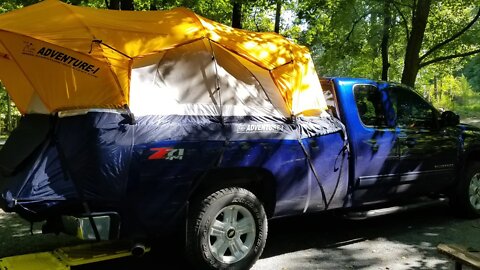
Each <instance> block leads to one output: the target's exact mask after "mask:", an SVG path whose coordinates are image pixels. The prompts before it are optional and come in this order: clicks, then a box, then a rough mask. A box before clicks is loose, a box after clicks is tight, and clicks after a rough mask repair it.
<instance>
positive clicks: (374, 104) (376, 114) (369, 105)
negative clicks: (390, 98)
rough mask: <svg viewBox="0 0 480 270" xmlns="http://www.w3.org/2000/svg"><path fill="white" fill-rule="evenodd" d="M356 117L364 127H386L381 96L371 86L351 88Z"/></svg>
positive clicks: (376, 89) (375, 88)
mask: <svg viewBox="0 0 480 270" xmlns="http://www.w3.org/2000/svg"><path fill="white" fill-rule="evenodd" d="M353 93H354V96H355V103H356V105H357V109H358V115H359V116H360V119H361V120H362V123H363V124H364V125H365V126H374V127H388V125H387V122H386V117H385V110H384V108H383V103H382V94H381V93H380V91H379V90H378V88H377V87H375V86H373V85H356V86H355V87H354V88H353Z"/></svg>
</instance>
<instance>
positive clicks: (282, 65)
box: [0, 0, 326, 116]
mask: <svg viewBox="0 0 480 270" xmlns="http://www.w3.org/2000/svg"><path fill="white" fill-rule="evenodd" d="M200 43H202V44H203V45H202V46H203V48H204V49H205V50H207V51H209V52H210V53H211V54H212V55H213V56H215V57H216V58H217V59H219V58H220V57H226V58H225V59H232V61H235V63H239V64H241V65H243V66H244V67H245V68H244V69H243V71H242V72H244V73H245V72H247V73H249V75H251V77H252V78H255V79H256V81H257V82H258V83H259V84H260V86H261V88H263V89H264V90H265V91H266V92H267V93H269V94H268V95H269V98H271V99H274V100H275V99H276V98H275V97H271V95H272V96H274V95H275V93H276V94H278V96H279V97H280V98H278V99H277V101H273V103H275V106H276V107H281V108H279V110H280V111H281V112H282V114H284V115H287V116H288V115H290V114H300V113H309V112H310V113H311V112H314V113H318V112H321V111H323V109H324V108H325V106H326V105H325V100H324V98H323V94H322V91H321V86H320V83H319V80H318V78H317V74H316V72H315V69H314V67H313V63H312V60H311V56H310V54H309V51H308V49H307V48H305V47H303V46H299V45H297V44H295V43H293V42H291V41H289V40H288V39H286V38H284V37H282V36H280V35H278V34H275V33H256V32H249V31H245V30H237V29H233V28H231V27H228V26H225V25H223V24H220V23H217V22H214V21H211V20H208V19H205V18H203V17H201V16H198V15H196V14H195V13H193V12H192V11H190V10H188V9H185V8H175V9H172V10H168V11H114V10H101V9H94V8H88V7H78V6H72V5H69V4H66V3H63V2H61V1H57V0H45V1H43V2H40V3H38V4H35V5H31V6H28V7H25V8H22V9H19V10H15V11H11V12H8V13H5V14H2V15H0V80H1V81H2V82H3V83H4V84H5V86H6V87H7V90H8V91H9V93H10V95H11V96H12V98H13V100H14V102H15V103H16V105H17V107H18V108H19V110H20V111H21V112H22V113H24V114H26V113H44V114H50V113H55V112H58V111H62V110H71V109H85V108H87V109H88V108H121V107H124V106H125V105H130V97H131V94H132V93H130V91H133V90H131V89H132V85H131V83H132V73H134V76H136V75H135V74H136V73H135V72H132V70H134V69H135V68H140V69H141V68H143V67H148V66H152V61H153V62H155V63H157V64H156V65H157V68H159V67H158V66H159V65H160V63H164V64H168V62H166V61H167V60H166V59H170V58H174V57H177V56H178V57H181V56H182V53H181V52H183V51H185V50H188V48H190V49H191V50H195V48H196V45H195V44H200ZM197 47H198V46H197ZM180 48H182V49H180ZM178 49H180V50H179V51H178V53H176V54H172V55H170V56H169V54H168V52H169V51H171V50H178ZM202 50H203V49H202ZM169 57H170V58H169ZM189 58H190V57H189ZM152 59H153V60H152ZM162 59H163V60H162ZM162 61H163V62H162ZM197 62H198V61H197ZM200 62H201V61H200ZM227 62H229V61H227V60H224V63H225V65H226V66H225V69H226V71H227V72H228V73H230V74H233V75H232V76H233V77H235V78H237V79H238V78H239V77H241V76H240V75H235V74H234V73H235V72H234V71H230V70H233V69H234V68H235V67H234V66H233V65H231V64H230V65H229V64H228V63H227ZM232 72H233V73H232ZM157 73H158V72H157ZM217 76H220V75H218V74H217ZM137 77H138V76H137ZM155 80H158V79H155ZM139 85H141V84H139ZM189 91H194V90H191V89H190V90H189Z"/></svg>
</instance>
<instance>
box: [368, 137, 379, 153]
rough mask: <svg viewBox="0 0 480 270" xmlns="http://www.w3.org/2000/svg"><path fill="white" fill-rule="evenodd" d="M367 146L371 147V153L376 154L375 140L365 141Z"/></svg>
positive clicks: (376, 145)
mask: <svg viewBox="0 0 480 270" xmlns="http://www.w3.org/2000/svg"><path fill="white" fill-rule="evenodd" d="M367 144H368V145H370V146H371V147H372V151H373V152H377V151H378V144H377V140H375V139H370V140H368V141H367Z"/></svg>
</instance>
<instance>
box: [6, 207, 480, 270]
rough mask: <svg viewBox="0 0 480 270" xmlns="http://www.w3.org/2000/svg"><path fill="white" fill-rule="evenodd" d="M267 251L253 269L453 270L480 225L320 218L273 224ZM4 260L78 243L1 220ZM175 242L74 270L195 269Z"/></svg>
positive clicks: (475, 242) (445, 212)
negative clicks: (456, 249) (455, 251)
mask: <svg viewBox="0 0 480 270" xmlns="http://www.w3.org/2000/svg"><path fill="white" fill-rule="evenodd" d="M269 225H270V227H269V236H268V241H267V246H266V248H265V251H264V253H263V255H262V257H261V259H260V260H259V261H258V262H257V263H256V264H255V265H254V267H253V269H254V270H255V269H258V270H260V269H262V270H268V269H302V270H304V269H451V265H452V264H451V262H449V261H448V260H447V259H446V258H444V257H443V256H442V255H440V254H439V253H438V252H437V251H436V246H437V245H438V244H439V243H459V244H463V245H467V246H471V247H475V248H477V249H478V248H480V241H479V239H480V220H463V219H459V218H456V217H455V216H453V215H452V213H451V212H449V208H448V207H446V206H436V207H431V208H425V209H418V210H414V211H410V212H406V213H401V214H393V215H389V216H383V217H377V218H374V219H368V220H356V221H353V220H345V219H341V218H339V217H336V216H334V215H332V214H328V213H327V214H319V215H311V216H304V217H296V218H284V219H276V220H271V221H270V224H269ZM0 243H1V244H0V257H5V256H10V255H14V254H23V253H28V252H34V251H45V250H51V249H53V248H55V247H59V246H65V245H71V244H76V243H79V242H78V240H76V239H75V238H71V237H68V236H63V235H59V236H55V235H41V234H40V231H39V229H38V228H37V225H36V226H35V227H34V234H33V235H30V228H29V224H27V223H25V222H22V221H21V220H19V219H18V218H17V216H16V215H14V214H5V213H1V214H0ZM178 246H179V245H178V243H176V242H175V239H169V240H167V239H163V240H159V241H158V242H157V245H156V246H155V247H153V248H152V251H151V252H149V253H147V254H146V255H144V256H143V257H141V258H133V257H129V258H124V259H117V260H113V261H108V262H102V263H95V264H90V265H85V266H82V267H75V268H72V269H85V270H96V269H102V270H108V269H112V270H113V269H115V270H119V269H194V267H192V266H189V265H188V264H187V263H186V260H185V258H184V256H183V255H182V254H183V253H182V252H181V251H180V250H178V249H177V247H178Z"/></svg>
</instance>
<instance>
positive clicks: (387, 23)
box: [381, 0, 392, 81]
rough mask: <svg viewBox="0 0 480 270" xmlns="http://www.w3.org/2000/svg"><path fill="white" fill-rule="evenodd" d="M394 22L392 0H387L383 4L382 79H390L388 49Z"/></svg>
mask: <svg viewBox="0 0 480 270" xmlns="http://www.w3.org/2000/svg"><path fill="white" fill-rule="evenodd" d="M391 24H392V12H391V0H385V2H384V4H383V35H382V44H381V48H382V80H384V81H388V69H389V68H390V63H389V61H388V49H389V40H390V27H391Z"/></svg>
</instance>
